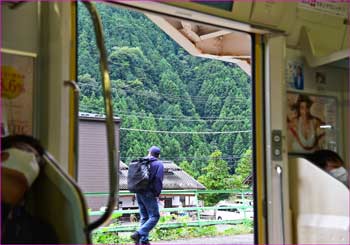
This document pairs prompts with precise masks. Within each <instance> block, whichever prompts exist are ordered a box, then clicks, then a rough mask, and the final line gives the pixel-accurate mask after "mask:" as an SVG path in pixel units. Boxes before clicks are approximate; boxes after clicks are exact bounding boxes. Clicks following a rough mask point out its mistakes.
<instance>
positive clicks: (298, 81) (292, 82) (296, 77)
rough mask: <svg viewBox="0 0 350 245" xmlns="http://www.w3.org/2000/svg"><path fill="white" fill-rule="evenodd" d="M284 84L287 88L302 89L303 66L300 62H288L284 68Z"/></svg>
mask: <svg viewBox="0 0 350 245" xmlns="http://www.w3.org/2000/svg"><path fill="white" fill-rule="evenodd" d="M286 82H287V84H288V88H291V89H297V90H303V89H304V65H303V63H302V62H301V61H293V60H289V61H288V62H287V67H286Z"/></svg>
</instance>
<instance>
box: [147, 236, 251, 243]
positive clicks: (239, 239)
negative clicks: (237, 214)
mask: <svg viewBox="0 0 350 245" xmlns="http://www.w3.org/2000/svg"><path fill="white" fill-rule="evenodd" d="M151 244H254V235H253V234H247V235H232V236H218V237H200V238H191V239H185V240H177V241H157V242H151Z"/></svg>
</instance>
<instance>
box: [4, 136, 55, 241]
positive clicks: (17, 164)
mask: <svg viewBox="0 0 350 245" xmlns="http://www.w3.org/2000/svg"><path fill="white" fill-rule="evenodd" d="M43 153H44V151H43V149H42V148H41V146H40V144H39V142H37V141H36V140H35V139H33V138H32V137H29V136H8V137H5V138H2V140H1V162H2V164H1V211H2V212H1V224H2V230H1V243H17V244H19V243H32V244H33V243H56V242H57V239H56V234H55V232H54V231H53V229H52V228H51V227H50V226H49V225H47V224H45V223H44V222H43V221H41V220H39V219H38V218H36V217H34V216H32V215H31V214H29V213H28V212H27V210H26V209H25V195H26V193H27V191H28V190H29V189H30V187H31V185H32V184H33V182H34V181H35V180H36V178H37V177H38V176H39V173H40V167H42V163H43V161H42V155H43Z"/></svg>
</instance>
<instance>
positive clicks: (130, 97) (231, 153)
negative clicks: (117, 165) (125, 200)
mask: <svg viewBox="0 0 350 245" xmlns="http://www.w3.org/2000/svg"><path fill="white" fill-rule="evenodd" d="M79 6H80V7H79V8H78V13H79V14H78V82H79V85H80V88H81V97H80V111H83V112H90V113H100V114H103V113H104V109H103V100H102V97H101V96H102V93H101V76H100V73H99V63H98V62H99V57H98V51H97V48H96V44H95V38H94V34H93V27H92V24H91V20H90V18H89V15H88V13H87V11H86V9H85V8H84V7H82V6H81V4H79ZM98 10H99V12H100V14H101V17H102V21H103V28H104V31H105V36H106V37H105V40H106V47H107V52H108V62H109V68H110V77H111V80H112V87H113V88H112V95H113V109H114V113H115V115H116V116H119V117H120V118H121V119H122V127H123V128H125V130H122V131H121V158H122V160H123V161H125V162H128V161H130V160H131V159H133V158H136V157H139V156H143V155H145V154H146V153H147V152H146V151H147V149H148V148H149V147H150V146H151V145H159V146H160V147H161V148H162V158H163V159H169V160H174V161H175V163H178V164H179V163H180V162H182V163H181V166H182V167H183V168H184V169H186V170H187V171H188V172H189V173H192V174H193V176H194V177H196V178H198V177H199V179H200V180H202V181H205V183H204V184H205V185H206V186H207V187H208V188H226V187H227V185H228V183H227V182H225V181H221V180H215V178H214V179H212V180H210V181H209V179H208V178H211V177H210V176H209V175H213V174H214V173H216V172H211V171H214V170H215V169H217V167H215V165H216V164H220V166H221V165H222V169H219V170H218V173H220V175H218V176H212V177H218V178H219V177H220V176H221V177H222V178H228V177H229V176H230V174H232V173H234V172H235V169H234V168H235V166H237V163H238V161H239V159H241V157H242V155H243V154H244V153H245V152H246V151H247V150H248V149H250V148H251V140H252V135H251V131H250V129H251V80H250V78H249V77H248V76H247V75H246V74H245V73H244V72H243V71H242V70H241V69H240V68H239V67H237V66H236V65H234V64H231V63H225V62H221V61H217V60H209V59H203V58H198V57H192V56H190V55H189V54H187V52H186V51H185V50H184V49H182V48H181V47H180V46H179V45H178V44H177V43H176V42H174V41H173V40H172V39H171V38H170V37H168V36H167V35H166V34H165V33H164V32H162V31H161V30H160V29H159V28H158V27H157V26H156V25H155V24H154V23H153V22H151V21H150V20H149V19H147V17H145V16H144V15H142V14H139V13H137V12H132V11H129V10H125V9H117V8H113V7H110V6H108V5H104V4H98ZM140 129H142V130H150V131H152V132H143V131H135V130H140ZM153 131H156V132H153ZM157 131H158V132H157ZM159 131H167V132H168V133H164V132H159ZM236 131H239V132H236ZM169 132H172V133H169ZM174 132H182V133H174ZM186 132H191V133H186ZM196 132H211V133H206V134H198V133H196ZM220 132H225V133H220ZM213 152H214V153H213ZM211 153H213V154H212V155H211ZM210 155H211V157H210V160H209V156H210ZM244 159H246V158H244ZM241 161H243V160H241ZM225 164H226V165H225ZM239 166H240V164H238V167H239ZM242 168H243V167H242ZM237 171H238V170H237V169H236V172H237ZM243 172H244V171H243ZM243 172H242V173H243ZM244 174H246V172H244ZM214 175H215V174H214ZM221 177H220V178H221ZM231 179H232V178H231ZM214 180H215V181H219V182H220V183H222V184H225V185H222V186H216V184H215V183H214V182H215V181H214ZM226 184H227V185H226ZM230 185H231V184H230Z"/></svg>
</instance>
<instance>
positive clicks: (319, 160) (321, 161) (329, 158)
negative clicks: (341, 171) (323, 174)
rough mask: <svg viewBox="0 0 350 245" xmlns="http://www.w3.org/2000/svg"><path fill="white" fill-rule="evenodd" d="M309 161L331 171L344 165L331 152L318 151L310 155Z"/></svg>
mask: <svg viewBox="0 0 350 245" xmlns="http://www.w3.org/2000/svg"><path fill="white" fill-rule="evenodd" d="M310 160H311V161H312V162H313V163H314V164H316V165H317V166H319V167H320V168H322V169H324V170H326V171H331V170H332V169H335V168H339V167H342V166H343V165H344V162H343V160H342V159H341V157H340V156H339V155H338V154H337V153H336V152H334V151H331V150H318V151H315V152H314V153H312V154H311V155H310Z"/></svg>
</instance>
